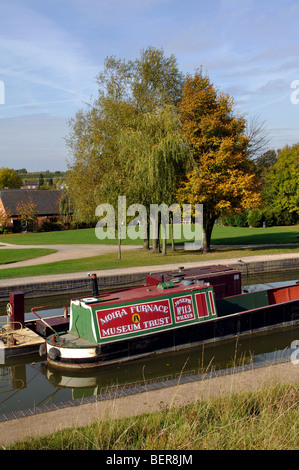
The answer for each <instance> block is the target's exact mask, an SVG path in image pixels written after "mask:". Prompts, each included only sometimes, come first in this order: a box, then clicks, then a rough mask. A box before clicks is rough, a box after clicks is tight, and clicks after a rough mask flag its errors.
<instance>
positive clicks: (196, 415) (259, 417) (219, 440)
mask: <svg viewBox="0 0 299 470" xmlns="http://www.w3.org/2000/svg"><path fill="white" fill-rule="evenodd" d="M298 400H299V385H297V384H296V385H285V384H284V385H281V384H277V385H275V386H272V387H271V388H264V389H261V390H259V391H256V392H251V393H239V394H234V395H230V396H223V397H215V398H211V399H209V400H208V401H198V402H196V403H195V404H192V405H191V404H190V405H187V406H184V407H180V408H173V409H163V410H161V411H159V412H156V413H152V414H144V415H141V416H138V417H131V418H123V419H117V420H109V421H108V420H107V421H97V422H96V423H94V424H92V425H89V426H86V427H76V428H72V429H66V430H62V431H60V432H57V433H55V434H52V435H49V436H47V437H43V438H32V439H30V440H27V441H24V442H21V443H18V444H15V445H14V446H11V447H9V449H11V450H41V449H42V450H298V448H299V429H298V423H299V407H298V403H299V402H298Z"/></svg>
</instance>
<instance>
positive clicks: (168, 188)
mask: <svg viewBox="0 0 299 470" xmlns="http://www.w3.org/2000/svg"><path fill="white" fill-rule="evenodd" d="M121 149H122V150H121V156H122V158H123V159H124V160H125V161H126V162H127V164H126V171H127V173H128V174H129V175H130V178H129V179H128V181H127V184H128V191H129V193H130V195H131V197H132V198H133V200H134V201H135V202H140V203H142V204H143V205H144V206H145V207H146V208H147V211H148V224H147V226H148V227H149V225H150V222H151V221H150V220H149V214H150V205H153V204H157V205H158V206H160V205H161V204H165V205H167V206H171V205H172V204H173V203H174V202H175V201H174V199H173V198H174V195H175V193H176V190H177V187H178V183H179V181H180V179H181V177H182V174H184V173H185V172H186V170H187V168H188V167H189V163H190V162H191V156H190V152H189V147H188V146H187V144H186V141H185V139H184V137H183V134H182V132H181V123H180V120H179V117H178V114H177V110H176V107H175V106H173V105H166V106H164V107H159V108H156V109H155V110H153V111H152V112H145V113H142V114H140V115H139V116H138V119H137V121H136V123H135V127H132V128H130V129H126V130H125V131H124V132H122V134H121ZM152 222H153V221H152ZM159 228H161V224H160V223H159ZM162 228H163V233H162V235H163V236H162V239H163V248H162V253H163V254H164V255H165V254H166V227H165V226H164V227H162ZM159 232H160V230H158V236H157V238H154V239H153V251H154V252H157V251H159ZM148 243H149V234H148V236H147V238H146V239H145V247H148Z"/></svg>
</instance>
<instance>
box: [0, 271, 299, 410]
mask: <svg viewBox="0 0 299 470" xmlns="http://www.w3.org/2000/svg"><path fill="white" fill-rule="evenodd" d="M298 280H299V270H296V271H286V272H277V273H267V274H263V275H260V274H257V275H254V276H253V275H251V276H250V277H246V276H243V288H245V289H246V290H256V289H262V288H269V287H272V286H273V287H275V286H276V285H280V284H282V283H286V284H290V283H296V282H297V281H298ZM88 294H90V292H89V293H88ZM82 295H85V294H84V293H80V294H78V296H82ZM73 297H76V295H74V294H73V293H72V294H70V295H69V296H66V295H65V296H51V297H43V298H39V299H26V302H25V310H26V312H28V313H27V314H26V320H29V319H31V318H32V314H31V313H30V310H31V308H32V307H34V306H39V305H44V306H50V307H47V308H45V309H44V310H43V311H42V316H52V315H59V314H62V313H63V309H64V306H65V305H68V304H69V301H70V298H73ZM4 312H5V304H4V303H0V314H1V315H3V313H4ZM39 314H41V313H40V312H39ZM0 321H1V319H0ZM294 341H299V325H297V326H294V327H291V328H287V329H286V328H284V329H281V330H276V331H274V332H273V331H272V332H268V333H263V334H261V333H258V334H254V335H248V336H243V337H239V338H234V339H232V340H228V341H222V342H220V343H214V344H206V345H201V346H198V347H193V348H190V349H185V350H182V351H179V352H172V353H167V354H161V355H157V356H153V357H149V358H147V359H142V360H135V361H131V362H128V363H124V364H120V365H113V366H105V367H99V368H98V369H94V370H93V371H92V372H91V371H81V372H77V373H75V372H72V373H66V372H61V371H56V370H51V369H50V368H49V367H48V366H47V363H46V361H45V360H42V359H41V358H40V357H39V355H38V354H36V355H30V356H28V357H27V358H23V359H14V360H10V361H9V362H8V361H6V363H5V364H0V417H1V415H4V414H7V413H11V412H17V411H20V410H27V409H33V410H34V409H35V408H36V407H43V406H48V405H51V404H58V403H59V404H61V403H63V402H66V401H68V402H69V401H70V400H75V399H80V398H83V397H91V396H93V395H99V394H103V393H105V394H106V393H109V392H114V391H116V390H121V389H123V388H125V389H132V388H134V387H136V386H139V385H144V384H152V383H159V382H163V383H165V381H168V380H171V379H178V378H180V377H186V376H194V375H197V374H202V373H208V372H213V371H221V370H224V369H226V370H227V369H230V368H234V367H236V366H245V365H247V364H256V365H258V364H259V363H264V362H267V361H273V360H275V361H279V360H285V361H288V360H290V355H291V352H292V351H293V350H294V349H292V348H291V345H292V343H293V342H294Z"/></svg>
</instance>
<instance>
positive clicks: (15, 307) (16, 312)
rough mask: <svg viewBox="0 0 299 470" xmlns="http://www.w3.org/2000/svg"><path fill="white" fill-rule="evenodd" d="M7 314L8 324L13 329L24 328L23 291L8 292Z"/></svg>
mask: <svg viewBox="0 0 299 470" xmlns="http://www.w3.org/2000/svg"><path fill="white" fill-rule="evenodd" d="M8 305H10V308H9V315H10V326H11V328H12V329H13V330H19V329H20V328H24V321H25V307H24V292H21V291H14V292H10V293H9V304H8Z"/></svg>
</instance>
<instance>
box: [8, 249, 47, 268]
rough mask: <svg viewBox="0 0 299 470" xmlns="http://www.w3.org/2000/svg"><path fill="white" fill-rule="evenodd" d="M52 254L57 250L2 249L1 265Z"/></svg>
mask: <svg viewBox="0 0 299 470" xmlns="http://www.w3.org/2000/svg"><path fill="white" fill-rule="evenodd" d="M51 253H55V250H49V249H47V248H27V249H26V250H22V249H13V248H12V249H1V247H0V265H3V264H10V263H16V262H17V261H24V260H27V259H33V258H37V257H39V256H45V255H50V254H51Z"/></svg>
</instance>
